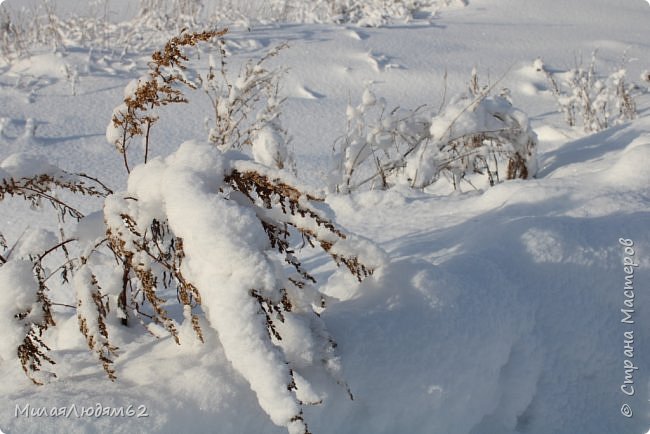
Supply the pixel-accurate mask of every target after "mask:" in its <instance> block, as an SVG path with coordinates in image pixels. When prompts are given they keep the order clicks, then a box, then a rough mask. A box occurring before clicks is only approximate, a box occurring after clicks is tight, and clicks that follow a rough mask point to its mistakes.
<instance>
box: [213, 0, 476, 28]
mask: <svg viewBox="0 0 650 434" xmlns="http://www.w3.org/2000/svg"><path fill="white" fill-rule="evenodd" d="M452 3H459V4H463V5H464V4H466V2H465V1H464V0H457V1H455V2H454V1H453V0H390V1H386V0H308V1H301V0H269V1H266V2H262V1H258V2H232V1H226V0H224V1H221V2H220V3H219V4H218V5H217V7H216V10H215V12H214V15H215V17H217V18H218V19H220V20H227V21H232V22H245V23H250V22H251V21H257V22H298V23H338V24H343V23H351V24H356V25H358V26H364V27H379V26H384V25H387V24H390V23H394V22H405V21H409V20H412V19H413V18H414V17H415V16H416V15H418V14H427V15H434V14H435V13H436V11H437V10H438V9H439V8H441V7H444V6H449V5H450V4H452ZM247 25H248V24H247Z"/></svg>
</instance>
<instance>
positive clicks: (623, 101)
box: [534, 51, 636, 132]
mask: <svg viewBox="0 0 650 434" xmlns="http://www.w3.org/2000/svg"><path fill="white" fill-rule="evenodd" d="M534 66H535V69H536V70H537V71H539V72H541V73H543V74H544V75H545V76H546V78H547V80H548V82H549V85H550V88H551V91H552V92H553V95H554V96H555V98H556V99H557V103H558V106H559V108H560V111H561V112H562V113H564V116H565V119H566V122H567V124H569V126H572V127H573V126H576V125H578V124H579V123H581V124H582V126H583V128H584V130H585V131H586V132H592V131H601V130H603V129H605V128H608V127H610V126H612V125H617V124H620V123H622V122H625V121H628V120H631V119H634V118H635V117H636V103H635V101H634V97H633V94H632V93H633V90H634V86H633V85H631V84H629V83H628V82H627V81H626V70H625V68H623V67H621V68H619V69H618V70H616V71H614V72H613V73H611V74H610V75H609V76H606V77H604V76H599V75H598V73H597V71H596V51H594V53H593V54H592V57H591V62H590V63H589V66H588V67H587V68H585V67H583V66H578V67H576V68H573V69H571V70H569V71H567V72H565V73H557V72H551V70H550V69H549V68H547V67H546V65H544V62H543V61H542V60H541V59H536V60H535V62H534Z"/></svg>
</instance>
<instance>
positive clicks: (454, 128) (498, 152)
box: [405, 71, 537, 189]
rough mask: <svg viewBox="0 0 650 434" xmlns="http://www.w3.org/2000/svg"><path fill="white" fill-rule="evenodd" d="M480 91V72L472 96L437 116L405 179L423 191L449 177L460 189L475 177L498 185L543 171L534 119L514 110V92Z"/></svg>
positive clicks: (459, 99) (412, 156)
mask: <svg viewBox="0 0 650 434" xmlns="http://www.w3.org/2000/svg"><path fill="white" fill-rule="evenodd" d="M489 91H490V90H489V88H487V87H484V88H479V86H478V78H477V75H476V71H474V72H473V74H472V86H471V87H470V92H469V93H468V94H465V95H459V96H457V97H455V98H453V99H452V100H451V101H450V102H449V103H448V104H446V105H445V106H444V108H443V109H442V110H441V111H440V112H439V113H438V114H437V115H435V116H434V117H433V119H432V120H431V125H430V127H429V134H430V140H431V141H430V142H428V143H426V144H425V145H423V146H420V147H419V148H418V149H417V150H415V151H414V152H413V153H411V154H410V155H409V156H408V157H407V158H406V160H405V167H406V170H405V176H406V178H407V180H408V182H409V184H410V185H411V186H412V187H415V188H422V187H426V186H428V185H430V184H432V183H434V182H436V181H437V180H438V179H439V178H440V176H445V177H447V179H449V181H450V182H451V183H452V184H453V186H454V189H458V188H459V187H460V183H461V181H465V182H468V183H470V184H471V179H470V177H471V175H473V174H478V175H484V176H486V177H487V178H488V182H489V184H490V185H491V186H492V185H494V184H496V183H498V182H500V181H501V177H502V174H503V170H501V169H502V168H504V166H505V179H527V178H529V177H532V176H534V175H535V174H536V172H537V155H536V153H537V136H536V134H535V133H534V132H533V130H532V128H531V126H530V121H529V119H528V116H527V115H526V114H525V113H524V112H523V111H521V110H519V109H517V108H515V107H513V105H512V102H511V101H510V99H509V97H508V93H507V92H504V93H503V94H501V95H490V94H489Z"/></svg>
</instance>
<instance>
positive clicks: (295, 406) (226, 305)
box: [0, 32, 386, 434]
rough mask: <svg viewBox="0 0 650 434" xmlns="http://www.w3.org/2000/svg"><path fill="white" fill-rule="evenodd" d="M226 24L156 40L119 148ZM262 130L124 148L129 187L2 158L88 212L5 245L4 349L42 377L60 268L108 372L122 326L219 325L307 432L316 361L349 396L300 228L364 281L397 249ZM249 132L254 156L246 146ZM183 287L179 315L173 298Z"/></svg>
mask: <svg viewBox="0 0 650 434" xmlns="http://www.w3.org/2000/svg"><path fill="white" fill-rule="evenodd" d="M221 35H222V33H221V32H204V33H189V34H186V33H183V34H182V35H180V36H179V37H177V38H173V39H172V40H171V41H170V42H169V43H168V44H167V45H166V46H165V49H164V50H162V51H160V52H157V53H155V54H154V56H153V62H152V73H151V74H150V75H149V76H147V77H145V78H144V79H142V80H140V81H139V82H135V83H131V84H129V86H128V89H127V91H126V92H125V93H126V95H127V99H129V98H131V99H132V101H129V103H125V104H124V105H122V106H120V107H121V109H120V110H117V111H116V112H115V113H117V114H114V116H113V118H112V119H111V125H113V126H114V127H115V130H119V131H120V134H115V132H114V130H111V129H110V128H109V134H108V136H109V138H110V139H113V138H117V139H120V138H121V139H122V142H119V141H118V142H115V141H112V143H113V144H117V145H118V146H117V150H118V151H119V152H123V150H125V149H126V147H127V143H128V141H127V139H128V140H131V139H133V138H135V137H136V136H146V135H147V134H148V133H149V131H150V127H151V126H152V125H153V124H154V122H155V119H156V118H155V115H152V114H151V113H150V110H151V109H155V108H156V107H159V106H160V105H163V104H162V102H160V101H167V102H169V103H171V102H180V101H186V99H185V96H184V94H183V93H182V91H181V90H180V89H179V88H178V86H179V85H186V86H189V87H190V88H194V87H195V86H194V83H195V82H194V81H193V79H192V78H191V77H190V75H191V71H190V70H189V69H186V68H185V66H184V65H183V62H184V61H185V60H187V55H186V54H185V53H184V52H183V49H184V48H185V47H191V46H193V45H195V44H196V43H198V42H201V41H207V40H208V39H210V38H211V37H215V36H216V37H220V36H221ZM167 85H169V88H166V87H165V86H167ZM140 98H141V99H142V101H140V102H137V100H138V99H140ZM275 98H276V100H275V102H267V103H265V105H264V107H265V108H264V109H262V111H261V113H262V114H261V115H260V116H261V117H262V118H264V121H265V122H266V123H265V127H264V129H262V130H261V133H263V134H270V135H272V134H273V131H274V130H273V128H276V127H277V125H276V124H274V122H275V121H276V120H277V119H276V116H275V114H276V112H277V110H278V108H277V101H279V99H277V95H275ZM120 129H121V130H120ZM232 131H236V130H232ZM257 139H259V141H260V143H257V144H256V142H255V140H254V139H252V140H250V141H245V142H244V141H242V142H238V141H233V142H231V141H226V142H225V143H233V145H231V146H217V145H216V144H215V143H212V142H204V143H201V142H195V141H189V142H186V143H184V144H182V145H181V146H180V147H179V148H178V150H176V152H173V153H172V154H171V155H168V156H167V157H166V158H162V157H157V158H155V159H146V157H144V158H142V163H141V164H139V165H137V166H135V167H132V168H131V167H130V166H129V165H128V164H127V162H126V160H125V168H126V169H127V170H129V176H128V183H127V185H126V186H125V188H124V189H123V191H118V192H113V191H111V190H109V189H108V188H106V187H105V186H104V184H102V183H101V182H100V181H99V180H96V179H94V178H91V177H89V176H87V175H81V174H80V175H71V174H67V173H65V172H63V171H61V170H59V169H57V168H54V167H52V166H49V165H47V164H41V163H39V164H36V163H32V164H28V165H27V164H23V163H21V161H23V160H21V159H20V158H18V157H16V158H14V160H15V161H17V162H18V163H20V164H18V163H15V162H14V163H12V161H13V160H8V161H5V162H4V163H2V165H0V168H2V170H0V179H2V180H3V181H2V185H0V200H2V199H4V198H5V196H7V195H15V196H22V197H24V198H25V199H27V200H29V201H30V202H31V203H32V204H33V205H34V206H38V205H40V203H41V202H42V201H46V202H49V203H50V204H52V205H53V206H54V207H55V208H56V210H57V211H58V212H59V214H60V215H61V218H62V219H63V217H65V216H72V217H74V218H76V219H78V220H79V222H78V224H77V225H76V227H75V231H74V236H73V237H71V238H67V239H61V240H57V239H56V237H54V236H53V235H51V234H50V236H48V237H44V238H45V239H46V241H47V242H45V243H40V244H39V246H41V245H43V246H44V247H42V248H41V247H38V248H32V249H21V251H23V250H24V251H26V252H27V253H26V254H22V253H20V254H19V253H15V254H14V255H13V256H10V255H9V254H7V255H5V256H0V262H2V265H0V284H2V285H3V287H12V291H13V292H12V293H11V295H12V297H11V298H10V299H3V301H2V302H0V314H2V315H4V316H3V317H2V318H0V324H2V325H3V330H5V329H6V330H10V332H11V334H10V336H9V337H7V338H6V339H5V341H4V342H3V344H2V346H1V347H0V350H2V352H1V353H0V357H1V358H2V359H0V362H1V361H3V360H4V359H5V356H6V353H7V352H9V353H10V352H11V351H12V350H13V351H17V353H16V354H17V356H18V359H19V361H20V363H21V364H22V366H23V369H24V370H25V372H26V373H27V375H28V376H30V378H32V380H33V381H34V382H35V383H41V382H43V381H44V380H42V379H41V377H39V376H38V375H39V374H43V373H39V371H40V366H41V364H42V363H43V362H50V363H54V360H52V358H50V355H49V354H48V350H49V347H48V345H47V343H46V341H45V339H44V338H43V332H44V331H45V330H46V329H47V328H48V327H52V326H54V325H55V316H56V315H55V314H56V312H55V311H54V310H53V303H51V302H50V298H49V297H48V294H49V293H51V290H50V288H49V287H48V286H47V284H48V281H49V279H50V277H51V276H53V275H54V274H55V273H56V272H57V271H62V273H63V276H62V277H63V282H62V283H61V284H62V285H69V286H71V288H72V289H73V292H74V301H72V302H68V303H65V305H64V306H66V307H68V308H73V309H75V311H76V316H77V320H78V325H79V330H80V332H81V333H82V334H83V336H84V337H85V340H86V343H87V346H88V348H89V349H90V351H91V352H93V353H95V354H96V356H97V358H98V359H99V361H100V363H101V364H102V366H103V369H104V370H105V372H106V374H107V376H108V377H109V378H110V379H111V380H116V379H117V376H118V373H117V372H116V369H115V368H114V360H115V357H117V355H118V354H117V350H118V349H117V348H116V346H115V345H114V343H113V341H112V339H113V338H112V336H114V334H113V333H112V331H114V330H115V327H120V326H128V327H141V326H142V327H143V330H146V331H147V332H149V333H151V334H153V335H155V336H157V337H164V336H165V335H166V336H169V337H171V339H173V340H174V341H175V342H176V343H178V344H180V343H181V338H182V339H185V338H186V337H187V335H186V334H184V333H181V330H188V329H189V330H193V331H194V333H195V335H196V338H197V339H198V340H199V341H204V333H205V332H206V327H211V328H212V329H214V332H215V333H214V334H215V335H217V336H218V339H219V341H220V343H221V346H222V347H223V350H224V353H225V355H226V357H227V359H228V360H229V361H230V362H231V363H232V366H233V368H234V369H235V370H236V371H237V372H239V373H240V374H241V375H242V377H243V378H244V379H245V380H246V381H247V382H248V383H249V384H250V387H251V389H252V390H253V391H254V392H255V393H256V395H257V398H258V402H259V404H260V406H261V407H262V408H263V409H264V411H265V412H266V413H267V414H268V415H269V417H270V418H271V419H272V421H273V422H274V423H275V424H277V425H279V426H284V427H287V429H288V430H289V432H291V433H301V434H305V433H308V428H307V423H306V422H305V420H304V417H303V411H302V408H303V406H304V405H317V404H320V403H322V401H323V400H324V396H323V394H321V393H319V392H318V391H317V390H316V389H315V388H314V387H312V385H311V384H310V375H318V377H319V378H321V374H315V373H316V370H319V371H325V372H326V373H327V374H329V375H330V376H331V378H332V380H333V381H335V382H336V383H339V384H340V385H342V386H343V387H344V388H346V389H347V391H348V393H349V394H350V397H351V396H352V395H351V392H350V390H349V388H347V385H346V384H345V381H344V380H343V375H342V372H341V363H340V360H339V357H338V355H337V354H336V351H335V347H336V344H335V341H334V338H333V337H332V336H330V334H329V332H328V331H327V329H326V327H325V324H324V322H323V321H322V320H321V318H320V312H321V311H322V310H323V309H325V307H326V296H325V295H324V294H323V293H321V292H320V291H319V288H318V287H317V286H316V283H317V282H316V279H315V277H314V276H313V275H312V274H311V273H310V272H309V271H308V270H307V269H306V268H304V267H303V265H302V261H301V259H300V253H301V251H302V247H300V248H299V247H298V244H299V243H300V242H301V241H302V243H303V246H307V245H308V246H311V247H312V248H317V249H321V250H322V251H323V252H324V253H325V254H326V255H328V256H329V257H331V259H332V260H333V261H334V262H335V263H336V264H337V265H340V266H342V268H345V269H347V271H348V272H349V273H351V274H352V275H353V276H355V277H356V279H357V280H358V281H362V280H363V279H364V278H366V277H368V276H370V275H371V274H373V272H374V271H375V270H376V269H377V268H378V267H380V266H382V265H383V264H384V263H385V260H386V259H385V254H384V253H383V251H381V250H380V249H379V248H377V247H376V246H375V245H374V244H372V243H370V242H369V241H367V240H364V239H361V238H360V237H357V236H354V235H352V234H349V233H346V232H344V231H343V230H342V229H341V228H339V227H338V226H337V225H336V224H335V223H334V222H333V221H332V219H331V217H330V213H329V210H328V208H327V206H326V205H325V204H324V203H323V202H324V200H323V198H321V197H319V195H318V194H317V193H315V192H311V191H309V189H308V188H306V187H304V186H302V185H300V183H299V182H298V181H297V179H296V178H295V176H294V175H293V173H292V172H291V171H290V170H287V168H286V167H283V165H281V164H278V159H276V157H277V155H275V154H273V151H278V149H279V147H278V144H277V143H275V144H273V145H270V144H268V143H270V142H274V139H273V138H269V137H263V136H262V134H260V135H259V137H257ZM234 144H236V146H235V145H234ZM247 147H252V148H253V149H252V150H251V151H250V152H249V153H251V154H253V157H251V156H249V155H247V154H246V153H245V152H244V151H248V149H245V148H247ZM25 167H27V168H25ZM87 183H89V184H88V185H87ZM57 189H63V190H67V191H70V192H72V193H80V194H85V195H91V196H99V197H102V198H103V206H102V208H101V209H100V210H98V211H96V212H94V213H92V214H89V215H83V214H82V213H81V212H80V211H78V210H77V209H76V208H73V207H72V206H70V205H69V204H67V203H66V202H65V201H63V200H62V199H59V197H58V195H57V194H55V191H56V190H57ZM61 234H62V237H63V232H61ZM0 241H1V244H2V245H3V246H5V247H6V242H5V241H4V239H3V238H1V237H0ZM39 249H40V250H39ZM13 251H14V250H10V253H11V252H13ZM34 252H35V253H34ZM53 252H60V253H61V254H62V255H63V256H64V258H63V259H62V258H60V257H59V260H61V261H63V263H62V264H61V262H58V263H57V262H56V259H52V258H53V257H52V256H51V254H52V253H53ZM46 262H47V264H46ZM16 291H18V292H19V294H14V292H16ZM14 295H15V296H14ZM174 296H175V297H174ZM174 298H175V299H176V301H177V303H178V305H180V306H181V307H182V318H181V317H179V315H176V316H174V315H172V314H170V310H171V309H170V305H172V304H174ZM21 342H22V343H21ZM16 345H17V346H18V348H17V349H16V348H15V347H16ZM53 349H55V348H53ZM5 350H6V351H5ZM9 358H11V357H9Z"/></svg>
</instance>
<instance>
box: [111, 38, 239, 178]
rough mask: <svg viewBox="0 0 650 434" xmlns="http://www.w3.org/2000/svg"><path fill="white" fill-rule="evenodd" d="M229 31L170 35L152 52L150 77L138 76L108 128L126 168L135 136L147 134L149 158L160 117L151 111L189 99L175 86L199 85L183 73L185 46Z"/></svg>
mask: <svg viewBox="0 0 650 434" xmlns="http://www.w3.org/2000/svg"><path fill="white" fill-rule="evenodd" d="M227 31H228V30H227V29H224V30H212V31H204V32H197V33H181V34H180V35H179V36H175V37H173V38H171V39H170V40H169V41H168V42H167V43H166V44H165V47H164V48H163V49H162V50H159V51H155V52H154V53H153V55H152V56H151V62H150V63H149V69H150V71H149V75H148V77H145V78H144V79H140V80H138V82H137V84H135V86H134V89H133V90H132V92H131V94H130V95H127V96H126V97H125V98H124V102H123V103H122V104H121V105H120V106H118V107H117V108H116V109H115V110H114V112H113V118H112V120H111V124H109V129H108V132H107V137H108V138H109V140H110V141H111V142H112V144H113V145H115V147H116V149H117V150H118V152H119V153H120V154H122V157H123V160H124V167H125V168H126V170H127V172H130V167H129V162H128V148H129V145H130V143H131V140H132V139H133V138H134V137H136V136H144V162H145V163H146V162H147V160H148V154H149V138H150V132H151V127H152V126H153V124H154V123H156V121H157V120H158V116H156V115H155V113H153V112H152V111H153V110H154V109H156V108H158V107H161V106H166V105H169V104H174V103H187V102H188V100H187V99H186V98H185V96H184V95H183V92H182V91H180V90H179V89H177V88H176V87H175V86H177V85H179V84H183V85H186V86H188V87H190V88H191V89H194V88H196V85H195V84H194V83H193V82H191V81H190V80H188V79H187V78H186V77H185V75H184V73H183V72H184V71H185V70H186V69H187V67H186V66H185V65H184V62H187V61H188V60H189V58H188V57H187V55H186V54H184V52H183V49H184V48H188V47H193V46H196V45H197V44H199V43H200V42H207V41H210V40H212V39H214V38H221V37H222V36H223V35H224V34H226V32H227Z"/></svg>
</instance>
